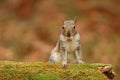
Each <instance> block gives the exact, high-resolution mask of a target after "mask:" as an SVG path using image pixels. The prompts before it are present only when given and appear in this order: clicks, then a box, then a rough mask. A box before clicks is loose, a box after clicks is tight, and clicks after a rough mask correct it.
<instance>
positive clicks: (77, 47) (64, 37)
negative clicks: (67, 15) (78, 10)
mask: <svg viewBox="0 0 120 80" xmlns="http://www.w3.org/2000/svg"><path fill="white" fill-rule="evenodd" d="M76 21H77V19H74V20H65V21H64V25H63V27H62V31H61V34H60V38H59V40H58V41H57V44H56V46H55V48H54V49H53V50H52V51H51V55H50V58H49V62H54V63H62V66H63V67H65V66H66V65H67V63H78V64H81V63H84V62H83V61H82V50H81V44H80V35H79V33H78V31H77V28H76V26H77V25H76Z"/></svg>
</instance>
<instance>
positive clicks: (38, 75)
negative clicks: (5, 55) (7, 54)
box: [0, 61, 111, 80]
mask: <svg viewBox="0 0 120 80" xmlns="http://www.w3.org/2000/svg"><path fill="white" fill-rule="evenodd" d="M104 65H106V64H70V65H68V66H67V67H66V68H62V67H61V65H60V64H50V63H43V62H12V61H0V80H109V79H108V78H107V77H106V76H105V75H104V74H102V73H101V72H100V71H99V70H98V67H99V66H104ZM109 66H111V65H109Z"/></svg>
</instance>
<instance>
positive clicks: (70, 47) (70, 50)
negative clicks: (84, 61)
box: [66, 42, 77, 63]
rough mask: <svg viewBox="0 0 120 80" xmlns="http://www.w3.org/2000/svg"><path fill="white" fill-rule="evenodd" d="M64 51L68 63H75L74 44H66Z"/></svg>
mask: <svg viewBox="0 0 120 80" xmlns="http://www.w3.org/2000/svg"><path fill="white" fill-rule="evenodd" d="M66 49H67V59H68V63H77V59H76V56H75V46H74V42H67V45H66Z"/></svg>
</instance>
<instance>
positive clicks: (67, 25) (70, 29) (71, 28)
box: [62, 19, 77, 41]
mask: <svg viewBox="0 0 120 80" xmlns="http://www.w3.org/2000/svg"><path fill="white" fill-rule="evenodd" d="M76 33H77V29H76V19H75V20H66V21H64V25H63V27H62V34H63V35H64V36H65V37H66V39H67V41H72V39H73V37H74V36H75V34H76Z"/></svg>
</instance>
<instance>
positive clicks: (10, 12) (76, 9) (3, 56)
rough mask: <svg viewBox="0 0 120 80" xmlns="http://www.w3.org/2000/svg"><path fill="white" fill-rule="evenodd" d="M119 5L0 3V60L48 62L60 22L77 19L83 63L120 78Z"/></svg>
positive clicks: (110, 1) (107, 0)
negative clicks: (103, 66) (107, 67)
mask: <svg viewBox="0 0 120 80" xmlns="http://www.w3.org/2000/svg"><path fill="white" fill-rule="evenodd" d="M119 4H120V0H0V60H13V61H45V62H46V61H48V58H49V56H50V51H51V50H52V49H53V47H54V46H55V44H56V42H57V40H58V38H59V35H60V31H61V27H62V25H63V20H64V19H65V20H66V19H74V17H77V18H78V22H77V25H78V27H77V28H78V30H79V32H80V35H81V44H82V50H83V60H84V61H85V62H86V63H107V64H112V65H113V66H114V70H115V72H116V74H117V75H120V62H119V61H120V5H119ZM116 80H120V77H119V76H116Z"/></svg>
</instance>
